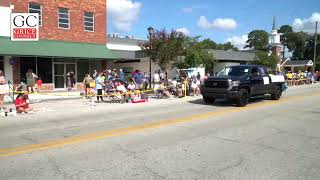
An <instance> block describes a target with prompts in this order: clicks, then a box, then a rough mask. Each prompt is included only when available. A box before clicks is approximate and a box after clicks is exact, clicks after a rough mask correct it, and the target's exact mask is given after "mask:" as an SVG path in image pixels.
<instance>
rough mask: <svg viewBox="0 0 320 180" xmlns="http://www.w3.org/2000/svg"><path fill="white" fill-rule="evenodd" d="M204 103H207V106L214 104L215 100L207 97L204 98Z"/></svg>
mask: <svg viewBox="0 0 320 180" xmlns="http://www.w3.org/2000/svg"><path fill="white" fill-rule="evenodd" d="M203 101H204V102H205V103H206V104H213V103H214V101H215V99H214V98H211V97H207V96H203Z"/></svg>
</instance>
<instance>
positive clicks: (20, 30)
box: [11, 13, 39, 41]
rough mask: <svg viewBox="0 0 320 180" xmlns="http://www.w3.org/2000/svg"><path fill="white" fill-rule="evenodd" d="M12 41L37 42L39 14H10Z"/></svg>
mask: <svg viewBox="0 0 320 180" xmlns="http://www.w3.org/2000/svg"><path fill="white" fill-rule="evenodd" d="M11 40H12V41H38V40H39V14H37V13H12V14H11Z"/></svg>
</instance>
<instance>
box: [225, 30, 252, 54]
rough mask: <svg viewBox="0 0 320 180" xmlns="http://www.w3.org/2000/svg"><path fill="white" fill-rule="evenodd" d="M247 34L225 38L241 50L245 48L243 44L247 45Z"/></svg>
mask: <svg viewBox="0 0 320 180" xmlns="http://www.w3.org/2000/svg"><path fill="white" fill-rule="evenodd" d="M247 40H248V35H247V34H246V35H242V36H233V37H230V38H228V39H227V42H230V43H231V44H233V45H234V46H236V47H237V48H238V49H240V50H243V49H245V48H244V46H245V45H247Z"/></svg>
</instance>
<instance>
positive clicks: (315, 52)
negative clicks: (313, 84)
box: [312, 21, 318, 74]
mask: <svg viewBox="0 0 320 180" xmlns="http://www.w3.org/2000/svg"><path fill="white" fill-rule="evenodd" d="M314 36H315V37H314V50H313V68H312V70H313V71H312V72H313V74H314V72H315V69H316V56H317V36H318V21H316V31H315V35H314Z"/></svg>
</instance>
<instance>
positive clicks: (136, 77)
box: [133, 70, 145, 90]
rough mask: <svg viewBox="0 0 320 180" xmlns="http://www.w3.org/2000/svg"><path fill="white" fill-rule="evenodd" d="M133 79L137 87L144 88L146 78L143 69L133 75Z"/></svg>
mask: <svg viewBox="0 0 320 180" xmlns="http://www.w3.org/2000/svg"><path fill="white" fill-rule="evenodd" d="M133 80H134V83H135V84H136V89H138V90H142V89H143V84H144V81H145V78H144V75H143V74H142V73H141V71H139V70H138V72H137V73H136V74H135V75H134V76H133Z"/></svg>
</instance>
